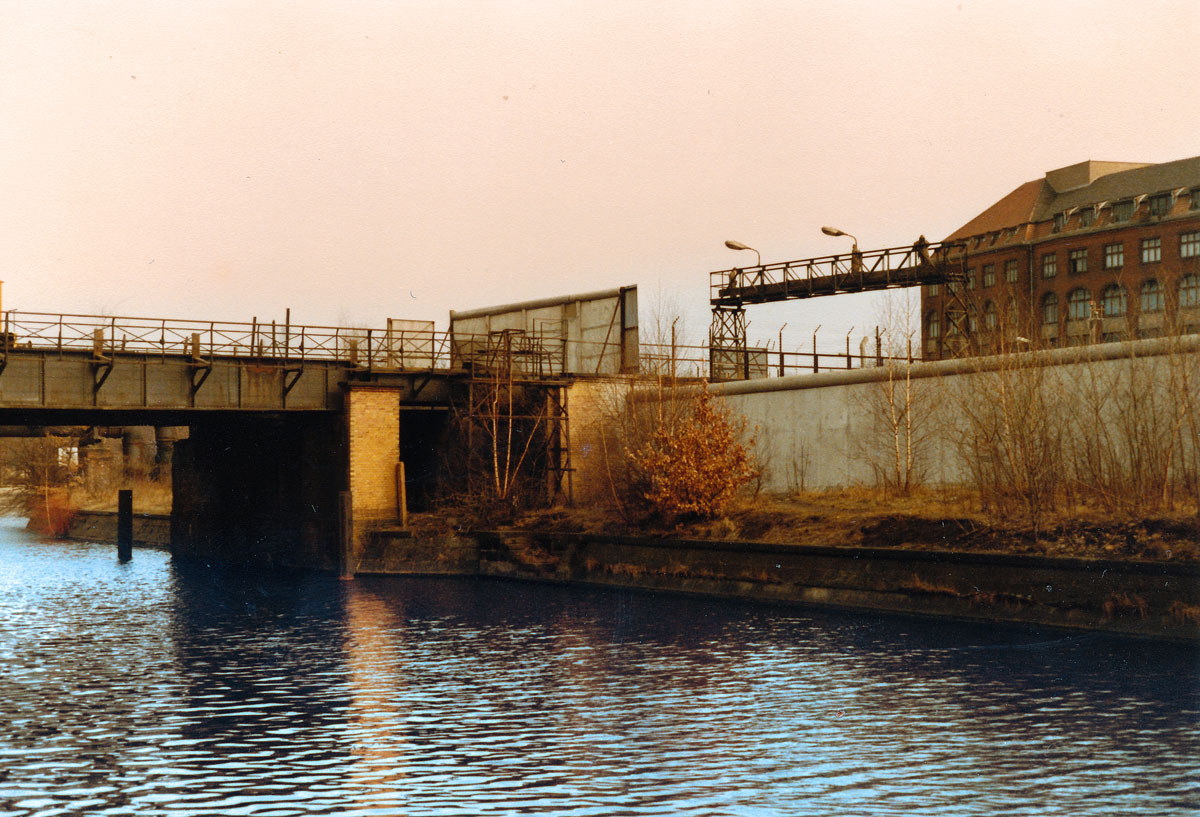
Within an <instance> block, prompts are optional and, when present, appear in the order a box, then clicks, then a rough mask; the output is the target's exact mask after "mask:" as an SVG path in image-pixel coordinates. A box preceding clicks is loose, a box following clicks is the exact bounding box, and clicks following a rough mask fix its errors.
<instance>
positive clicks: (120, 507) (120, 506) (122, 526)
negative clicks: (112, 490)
mask: <svg viewBox="0 0 1200 817" xmlns="http://www.w3.org/2000/svg"><path fill="white" fill-rule="evenodd" d="M132 558H133V491H129V490H122V491H117V559H119V560H120V561H122V562H128V561H129V560H130V559H132Z"/></svg>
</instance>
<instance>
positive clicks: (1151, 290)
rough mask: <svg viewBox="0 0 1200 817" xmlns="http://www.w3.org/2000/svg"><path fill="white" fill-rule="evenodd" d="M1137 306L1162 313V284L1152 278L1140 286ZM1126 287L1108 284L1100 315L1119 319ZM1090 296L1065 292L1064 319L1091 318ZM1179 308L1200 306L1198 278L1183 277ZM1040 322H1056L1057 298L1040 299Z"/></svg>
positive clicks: (1124, 308) (1084, 292)
mask: <svg viewBox="0 0 1200 817" xmlns="http://www.w3.org/2000/svg"><path fill="white" fill-rule="evenodd" d="M1139 296H1140V306H1141V311H1142V312H1144V313H1152V312H1161V311H1162V310H1163V308H1164V307H1165V305H1166V298H1165V293H1164V292H1163V287H1162V284H1160V283H1159V282H1158V281H1156V280H1155V279H1153V278H1151V279H1150V280H1148V281H1143V282H1142V286H1141V291H1140V292H1139ZM1127 301H1128V299H1127V296H1126V292H1125V287H1124V286H1122V285H1120V284H1109V285H1108V286H1106V287H1105V288H1104V289H1103V290H1102V291H1101V293H1100V314H1101V315H1103V316H1104V317H1105V318H1121V317H1124V316H1125V313H1126V311H1127V308H1128V307H1127ZM1091 304H1092V293H1091V292H1089V291H1088V290H1087V289H1085V288H1083V287H1076V288H1075V289H1073V290H1071V291H1070V292H1069V293H1067V320H1069V321H1085V320H1088V319H1090V318H1091V317H1092V307H1091ZM1179 306H1180V308H1182V309H1193V308H1195V307H1200V275H1185V276H1184V277H1183V278H1182V279H1181V280H1180V282H1179ZM1042 323H1044V324H1056V323H1058V296H1057V295H1056V294H1054V293H1053V292H1047V293H1046V294H1045V295H1043V296H1042Z"/></svg>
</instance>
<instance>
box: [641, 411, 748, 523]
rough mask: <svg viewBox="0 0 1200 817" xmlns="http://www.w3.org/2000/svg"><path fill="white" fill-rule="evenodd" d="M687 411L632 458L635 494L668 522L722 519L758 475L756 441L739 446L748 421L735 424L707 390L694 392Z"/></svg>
mask: <svg viewBox="0 0 1200 817" xmlns="http://www.w3.org/2000/svg"><path fill="white" fill-rule="evenodd" d="M687 409H688V411H687V413H686V414H685V415H684V416H683V417H681V418H679V419H678V420H677V421H676V422H673V423H671V424H669V425H660V426H659V427H658V428H657V429H655V430H654V432H653V433H652V434H651V435H650V437H649V439H648V440H647V441H646V443H645V445H643V446H642V447H640V448H638V449H635V450H631V451H629V453H628V460H629V463H630V465H631V466H632V475H631V476H632V480H631V485H632V486H633V488H634V490H635V492H636V493H637V495H638V496H639V497H640V498H641V500H642V502H644V503H645V505H646V507H647V508H648V509H649V510H650V511H651V512H652V513H653V514H655V515H656V516H659V517H661V518H663V519H666V520H669V521H678V520H681V519H713V518H716V517H718V516H720V515H721V514H723V513H724V512H725V510H726V509H727V508H728V507H729V504H730V503H731V502H732V501H733V499H734V497H735V496H736V495H737V492H738V489H739V488H741V487H742V486H743V485H746V484H747V483H749V482H752V481H753V480H755V479H756V478H757V477H758V474H759V470H758V468H757V466H756V464H755V462H754V458H753V455H752V453H751V448H752V447H753V444H754V443H753V440H751V441H750V442H749V443H748V444H743V443H742V442H741V438H742V436H743V435H744V434H745V431H746V428H745V426H746V423H745V420H742V421H740V422H738V421H735V420H733V419H731V418H730V416H729V413H728V412H727V411H725V410H723V409H721V408H719V407H717V406H715V405H713V401H712V396H711V395H710V394H709V393H708V391H707V390H705V389H700V390H697V391H696V392H695V395H694V396H693V397H692V398H691V399H690V401H689V405H688V406H687Z"/></svg>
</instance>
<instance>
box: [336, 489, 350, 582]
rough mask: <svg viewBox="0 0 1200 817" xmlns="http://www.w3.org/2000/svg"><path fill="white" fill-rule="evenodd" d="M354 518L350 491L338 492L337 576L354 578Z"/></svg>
mask: <svg viewBox="0 0 1200 817" xmlns="http://www.w3.org/2000/svg"><path fill="white" fill-rule="evenodd" d="M353 523H354V520H353V517H352V516H351V504H350V492H349V491H342V492H340V493H339V494H338V576H339V578H342V579H353V578H354V524H353Z"/></svg>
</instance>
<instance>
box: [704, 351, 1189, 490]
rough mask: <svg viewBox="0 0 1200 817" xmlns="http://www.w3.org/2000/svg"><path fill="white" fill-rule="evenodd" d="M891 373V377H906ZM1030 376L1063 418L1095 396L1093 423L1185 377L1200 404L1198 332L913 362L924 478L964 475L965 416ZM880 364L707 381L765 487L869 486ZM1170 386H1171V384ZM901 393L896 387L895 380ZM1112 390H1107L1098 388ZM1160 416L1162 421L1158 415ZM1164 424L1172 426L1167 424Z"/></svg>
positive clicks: (1160, 404) (879, 425)
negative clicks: (752, 433)
mask: <svg viewBox="0 0 1200 817" xmlns="http://www.w3.org/2000/svg"><path fill="white" fill-rule="evenodd" d="M904 368H905V367H904V366H900V367H899V368H898V369H896V370H893V371H892V374H891V377H892V379H893V382H896V381H897V380H898V379H899V380H902V379H903V378H904V376H905V371H904ZM1021 371H1028V372H1036V374H1031V375H1029V377H1036V378H1038V379H1039V382H1040V383H1041V384H1042V385H1041V387H1042V388H1045V389H1047V390H1048V392H1049V393H1053V394H1055V395H1057V396H1058V397H1059V398H1061V399H1060V400H1058V406H1059V411H1061V416H1062V422H1063V423H1064V424H1065V423H1067V422H1068V421H1074V422H1079V421H1086V420H1087V419H1088V418H1087V412H1091V411H1092V410H1093V409H1095V408H1096V406H1095V403H1096V401H1098V400H1105V401H1106V404H1105V405H1104V406H1103V407H1102V408H1101V409H1100V410H1099V411H1098V412H1097V414H1096V416H1097V417H1098V418H1099V422H1102V423H1112V422H1116V421H1117V419H1118V417H1119V415H1120V413H1121V412H1122V411H1123V410H1124V408H1125V405H1126V403H1127V402H1128V401H1127V400H1126V401H1124V402H1123V401H1122V399H1118V397H1117V396H1115V392H1116V391H1121V392H1122V393H1123V394H1126V395H1136V394H1137V392H1138V389H1139V388H1140V389H1143V390H1144V393H1143V395H1142V396H1143V397H1145V398H1146V399H1145V400H1144V404H1143V405H1142V406H1141V407H1140V408H1139V409H1138V410H1140V411H1159V412H1163V411H1166V410H1167V407H1168V403H1170V400H1168V399H1165V398H1166V394H1165V392H1166V391H1167V390H1169V389H1171V388H1175V387H1177V386H1178V383H1179V380H1180V377H1181V373H1187V375H1188V376H1189V377H1190V378H1191V380H1190V388H1191V390H1192V393H1193V398H1194V399H1198V400H1200V392H1198V390H1200V337H1198V336H1189V337H1185V338H1182V339H1176V340H1175V341H1174V342H1169V341H1165V340H1144V341H1136V342H1134V343H1124V344H1120V343H1112V344H1103V345H1099V346H1092V347H1085V348H1081V349H1060V350H1054V351H1051V352H1041V353H1036V354H1027V355H1024V356H1019V358H1018V359H1016V360H1014V358H1012V357H1009V358H1000V357H991V358H975V359H964V360H953V361H937V362H930V363H914V364H913V365H912V367H911V369H910V370H909V372H908V374H909V375H910V376H911V378H912V393H913V395H914V398H915V400H916V403H915V405H916V411H915V412H914V413H915V414H916V415H917V417H918V420H919V422H920V424H921V429H922V434H923V435H924V437H923V438H922V439H921V440H919V441H915V442H916V444H917V448H918V449H919V450H920V452H921V455H922V460H923V463H922V465H923V470H924V472H925V479H926V481H927V482H930V483H953V482H958V481H961V480H962V479H963V478H964V476H965V466H964V463H963V461H962V459H961V457H960V454H959V452H958V449H957V447H956V445H955V439H956V438H958V437H960V436H961V432H962V431H963V429H964V428H965V427H966V423H967V419H966V416H965V412H967V411H974V410H977V409H978V408H979V407H980V406H981V404H983V403H986V401H988V400H989V399H991V398H990V397H989V395H992V394H994V393H995V391H996V382H997V381H996V378H997V377H1001V376H1014V377H1020V376H1023V375H1019V374H1016V373H1018V372H1021ZM888 380H889V374H888V370H887V369H886V368H877V369H855V370H853V371H848V372H829V373H822V374H816V375H794V376H790V377H779V378H767V379H762V380H749V381H741V382H735V383H721V384H717V385H714V386H711V387H710V388H711V390H712V391H713V393H714V394H716V395H717V396H718V397H719V398H720V403H721V404H722V405H724V406H725V407H727V408H728V409H729V410H730V411H732V412H733V413H734V414H736V415H741V416H743V417H745V418H746V420H747V422H748V424H749V426H750V427H751V428H754V429H756V431H757V437H758V446H757V448H758V452H759V454H760V457H761V459H762V462H763V466H764V470H765V482H764V488H765V489H766V490H769V491H775V492H789V491H796V490H800V489H807V490H814V489H823V488H832V487H837V486H846V485H854V484H869V483H873V482H874V481H875V479H876V471H875V468H876V466H880V465H882V466H883V467H887V466H888V465H889V458H890V457H891V456H892V454H891V451H890V450H889V449H890V447H891V446H892V444H893V438H892V432H891V429H890V427H889V426H888V424H887V423H886V420H885V419H884V413H885V410H886V405H887V404H886V401H885V390H886V388H887V386H888ZM1173 384H1174V385H1173ZM897 387H898V388H899V389H901V390H902V389H903V383H897ZM1106 389H1108V390H1110V393H1108V394H1106V393H1105V390H1106ZM1161 419H1163V420H1164V421H1167V420H1170V419H1171V418H1169V417H1163V418H1161ZM1167 424H1168V425H1169V423H1167Z"/></svg>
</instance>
